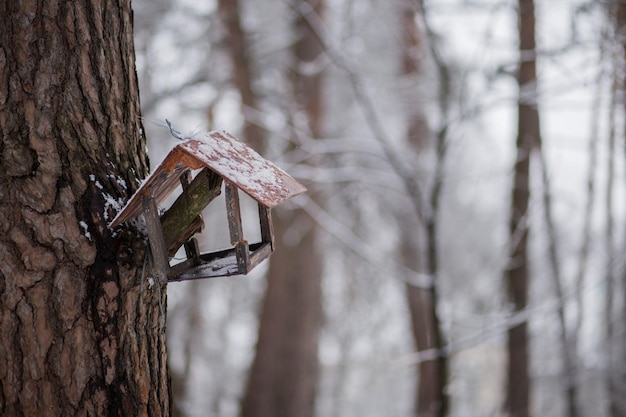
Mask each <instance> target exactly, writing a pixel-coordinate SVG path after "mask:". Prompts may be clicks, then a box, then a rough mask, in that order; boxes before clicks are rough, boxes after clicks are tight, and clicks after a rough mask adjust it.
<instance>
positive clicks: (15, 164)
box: [0, 0, 169, 417]
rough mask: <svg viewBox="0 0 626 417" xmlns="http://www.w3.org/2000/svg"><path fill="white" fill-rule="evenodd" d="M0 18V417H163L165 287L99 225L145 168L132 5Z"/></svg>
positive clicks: (138, 254) (121, 234) (12, 8)
mask: <svg viewBox="0 0 626 417" xmlns="http://www.w3.org/2000/svg"><path fill="white" fill-rule="evenodd" d="M0 19H1V22H0V137H1V138H2V142H1V143H0V155H1V160H0V327H1V328H2V335H1V336H0V415H2V416H55V417H56V416H75V415H76V416H104V415H106V416H148V415H150V416H167V415H169V395H168V386H167V369H166V364H165V360H166V349H165V332H164V329H163V325H164V321H163V320H164V309H165V291H164V289H163V291H160V290H161V288H160V287H158V286H153V287H152V288H150V286H149V285H148V284H147V283H144V285H141V282H140V280H141V270H142V265H143V256H144V252H145V247H144V243H143V240H141V239H138V238H137V237H136V235H135V234H133V233H131V232H130V231H128V230H124V231H121V230H118V231H117V233H111V232H110V231H109V230H108V229H107V227H106V224H107V221H108V220H110V219H112V216H113V215H114V211H115V209H116V207H115V206H116V205H118V204H120V203H122V202H123V200H124V199H125V198H126V197H128V195H129V194H130V193H131V192H132V190H133V189H134V188H135V187H136V184H137V181H138V179H139V178H142V177H143V176H145V174H146V171H147V165H148V161H147V158H146V155H145V152H144V149H145V140H144V138H143V134H142V130H141V125H140V123H139V113H140V110H139V99H138V89H137V80H136V74H135V69H134V49H133V37H132V11H131V8H130V1H124V0H119V1H110V2H104V1H85V0H77V1H71V2H66V1H58V0H56V1H55V0H39V1H26V0H15V1H5V2H2V4H1V5H0Z"/></svg>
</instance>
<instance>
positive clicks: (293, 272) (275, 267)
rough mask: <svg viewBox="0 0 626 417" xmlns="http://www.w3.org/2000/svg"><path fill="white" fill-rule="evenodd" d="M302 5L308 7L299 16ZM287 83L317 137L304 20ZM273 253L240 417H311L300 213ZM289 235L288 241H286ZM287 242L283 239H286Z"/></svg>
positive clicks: (315, 283)
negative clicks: (303, 67)
mask: <svg viewBox="0 0 626 417" xmlns="http://www.w3.org/2000/svg"><path fill="white" fill-rule="evenodd" d="M295 3H296V4H295V5H294V8H295V9H296V10H308V12H309V13H316V14H317V15H318V16H321V14H322V11H323V1H321V0H317V1H316V0H309V1H304V2H300V1H296V2H295ZM302 5H307V6H310V9H309V8H303V7H302V8H301V6H302ZM295 31H296V36H297V39H298V40H297V42H296V43H295V45H294V50H293V55H294V60H295V64H294V66H293V68H295V69H296V71H295V72H294V74H293V77H292V83H293V89H294V94H293V96H294V99H295V102H296V106H297V108H298V110H301V111H303V113H304V114H306V115H307V121H308V128H309V132H308V134H310V135H311V137H314V138H315V137H319V136H320V133H321V120H322V96H321V90H322V88H321V85H322V74H321V73H320V72H318V73H314V74H309V73H307V74H306V75H305V74H302V73H299V72H297V68H298V67H299V66H300V65H303V64H307V63H309V64H310V63H311V62H313V61H314V60H315V59H317V58H318V57H319V54H321V53H322V46H321V45H320V43H319V42H318V40H317V38H316V37H315V36H314V34H313V33H312V29H311V27H310V26H309V25H308V23H307V17H306V15H304V14H299V15H298V17H297V19H296V24H295ZM274 220H275V230H276V242H277V245H278V247H277V250H276V252H275V253H274V254H273V255H272V258H271V259H270V267H269V271H268V276H267V279H268V281H267V289H266V291H265V296H264V299H263V304H262V312H261V320H260V327H259V337H258V341H257V348H256V354H255V357H254V361H253V364H252V368H251V371H250V376H249V380H248V385H247V387H246V392H245V396H244V400H243V404H242V412H241V415H242V416H243V417H312V416H313V415H314V405H315V396H316V386H317V375H318V363H317V346H318V335H319V328H320V325H321V315H322V313H321V278H322V254H321V251H320V248H319V247H318V227H317V224H316V223H315V222H314V221H313V220H312V219H311V218H310V217H309V216H308V215H307V214H306V213H305V212H304V211H303V210H291V211H289V212H285V211H281V210H277V211H276V215H275V216H274ZM294 233H295V234H294ZM288 234H289V235H290V236H289V238H288V236H287V235H288Z"/></svg>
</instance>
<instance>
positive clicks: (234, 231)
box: [224, 181, 250, 274]
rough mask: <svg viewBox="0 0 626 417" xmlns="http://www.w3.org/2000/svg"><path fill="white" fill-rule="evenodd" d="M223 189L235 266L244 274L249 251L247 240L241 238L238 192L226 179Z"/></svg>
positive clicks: (246, 269) (246, 270)
mask: <svg viewBox="0 0 626 417" xmlns="http://www.w3.org/2000/svg"><path fill="white" fill-rule="evenodd" d="M224 190H225V197H226V215H227V216H228V231H229V232H230V243H231V244H233V245H235V255H236V257H237V268H238V270H239V273H240V274H246V273H247V272H248V262H249V260H250V253H249V251H248V242H246V241H245V240H244V238H243V226H242V224H241V205H240V203H239V192H238V190H237V187H236V186H235V185H234V184H232V183H231V182H230V181H226V185H225V186H224Z"/></svg>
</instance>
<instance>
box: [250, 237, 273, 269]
mask: <svg viewBox="0 0 626 417" xmlns="http://www.w3.org/2000/svg"><path fill="white" fill-rule="evenodd" d="M271 254H272V246H271V243H269V242H267V243H264V244H263V245H261V247H260V248H258V249H256V250H255V251H253V252H252V253H251V254H250V260H249V261H248V272H250V271H252V270H253V269H254V268H256V266H257V265H259V264H260V263H261V262H263V261H264V260H265V259H267V258H268V257H269V256H270V255H271Z"/></svg>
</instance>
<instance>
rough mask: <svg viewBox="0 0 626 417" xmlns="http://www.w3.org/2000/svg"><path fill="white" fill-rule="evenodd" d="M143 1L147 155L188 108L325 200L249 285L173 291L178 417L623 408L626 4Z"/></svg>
mask: <svg viewBox="0 0 626 417" xmlns="http://www.w3.org/2000/svg"><path fill="white" fill-rule="evenodd" d="M134 9H135V37H136V52H137V70H138V73H139V81H140V90H141V94H142V99H141V101H142V106H143V115H144V117H145V120H144V127H145V129H146V131H147V133H148V135H147V137H148V141H149V142H148V147H149V153H150V156H151V161H152V165H153V166H156V165H157V164H158V163H159V162H160V161H161V159H162V158H163V157H164V156H165V154H166V152H167V151H168V150H169V149H170V147H171V146H172V145H174V144H175V139H174V138H173V137H172V136H171V135H170V132H169V130H168V129H166V128H163V127H162V126H159V125H163V121H164V119H168V120H170V121H171V122H172V124H173V126H174V127H175V128H177V129H178V130H181V131H185V132H188V131H189V132H192V131H204V130H213V129H225V130H228V131H230V132H231V133H233V134H235V135H236V136H238V137H240V138H242V139H243V140H244V141H246V142H247V143H248V144H250V145H251V146H252V147H253V148H255V149H256V150H257V151H258V152H260V153H261V154H262V155H263V156H265V157H266V158H268V159H270V160H272V161H274V162H275V163H277V164H278V165H280V166H281V167H282V168H284V169H285V170H286V171H287V172H289V173H290V174H291V175H292V176H294V177H296V178H297V179H298V180H299V181H301V182H303V183H304V184H305V185H307V187H308V188H309V192H308V193H307V194H306V195H303V196H300V197H298V198H296V199H294V200H293V201H292V202H290V203H289V204H286V205H285V206H284V207H281V208H280V210H277V211H276V212H275V229H276V233H277V245H278V249H277V251H276V252H275V253H274V254H273V256H272V257H271V258H270V261H269V262H266V263H265V264H263V265H262V267H259V268H258V270H255V271H254V272H253V273H252V274H251V275H249V276H247V277H236V278H221V279H215V280H201V281H195V282H186V283H176V284H172V285H169V288H168V295H169V299H168V326H167V327H168V339H169V354H170V364H171V365H170V366H171V376H172V386H173V392H174V401H175V415H176V416H189V417H196V416H198V417H199V416H207V415H212V416H223V417H231V416H242V417H253V416H257V417H261V416H272V417H280V416H291V417H298V416H309V417H312V416H323V417H338V416H341V417H350V416H359V417H368V416H372V417H374V416H445V415H447V416H455V417H457V416H458V417H461V416H499V415H514V416H527V415H537V416H569V417H572V416H623V415H626V404H625V402H626V366H624V365H623V364H624V363H625V359H626V331H625V327H624V320H623V317H624V316H625V313H626V311H625V310H626V303H625V302H624V300H625V299H626V271H625V269H624V256H623V255H622V254H623V253H624V248H625V246H626V218H625V217H624V208H625V206H626V205H625V203H626V192H625V191H626V171H625V163H624V162H625V158H626V153H625V152H624V149H625V148H624V134H625V133H626V132H625V130H626V128H625V126H626V117H625V110H626V101H625V98H626V96H625V95H624V86H625V82H624V80H625V77H626V71H625V69H626V59H625V58H626V55H625V49H624V43H625V42H626V4H625V3H622V2H619V1H617V0H614V1H611V0H604V1H599V0H586V1H583V0H580V1H579V0H550V1H544V2H537V4H534V2H533V1H532V0H519V1H513V0H441V1H424V0H412V1H411V0H393V1H388V0H359V1H357V0H264V1H262V2H259V1H253V0H216V1H203V2H197V1H192V0H149V1H148V0H135V1H134ZM215 206H220V204H219V203H214V204H212V205H211V206H209V208H208V212H207V213H205V222H206V224H207V225H206V228H205V231H204V233H203V238H202V242H201V245H203V246H206V247H209V246H215V245H217V246H219V245H220V244H221V242H225V241H226V239H227V229H226V228H225V225H223V224H222V223H220V221H221V220H222V219H223V218H224V217H223V216H221V215H219V213H213V211H212V210H215V208H214V207H215ZM218 211H219V210H218ZM214 218H215V220H213V219H214ZM249 221H253V220H249V219H247V218H244V222H249ZM247 230H250V227H247ZM225 243H226V244H227V243H228V242H225Z"/></svg>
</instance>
